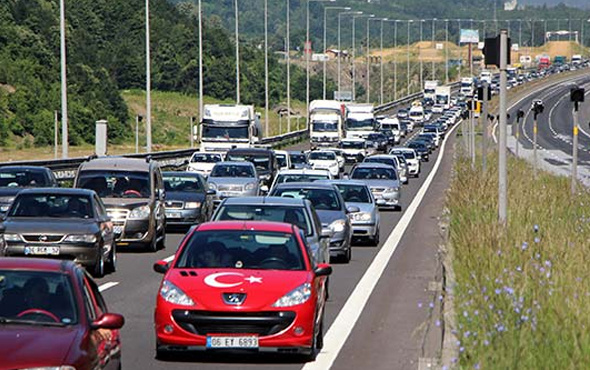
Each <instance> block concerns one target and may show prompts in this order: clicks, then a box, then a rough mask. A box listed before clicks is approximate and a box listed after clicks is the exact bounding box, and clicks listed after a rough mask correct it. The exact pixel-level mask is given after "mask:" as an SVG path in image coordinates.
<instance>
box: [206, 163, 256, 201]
mask: <svg viewBox="0 0 590 370" xmlns="http://www.w3.org/2000/svg"><path fill="white" fill-rule="evenodd" d="M258 178H259V176H258V174H257V173H256V168H255V167H254V164H252V163H251V162H248V161H243V162H220V163H217V164H216V165H215V167H213V170H212V171H211V175H209V188H210V189H212V190H215V192H216V194H215V199H214V200H213V202H214V203H215V204H219V203H221V201H222V200H223V199H225V198H231V197H244V196H257V195H259V194H260V182H259V179H258Z"/></svg>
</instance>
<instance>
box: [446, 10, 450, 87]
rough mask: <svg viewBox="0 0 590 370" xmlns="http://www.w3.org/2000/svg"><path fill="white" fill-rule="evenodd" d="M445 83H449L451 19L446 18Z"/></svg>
mask: <svg viewBox="0 0 590 370" xmlns="http://www.w3.org/2000/svg"><path fill="white" fill-rule="evenodd" d="M445 84H447V85H448V84H449V20H448V19H445Z"/></svg>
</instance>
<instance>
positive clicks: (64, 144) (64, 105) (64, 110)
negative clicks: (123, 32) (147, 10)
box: [59, 0, 148, 159]
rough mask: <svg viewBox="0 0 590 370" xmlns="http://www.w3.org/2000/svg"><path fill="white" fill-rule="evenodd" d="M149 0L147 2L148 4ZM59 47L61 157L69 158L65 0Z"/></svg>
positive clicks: (61, 10)
mask: <svg viewBox="0 0 590 370" xmlns="http://www.w3.org/2000/svg"><path fill="white" fill-rule="evenodd" d="M147 1H148V0H146V2H147ZM59 36H60V37H59V46H60V49H59V50H60V74H61V78H60V80H61V135H62V137H61V150H62V152H61V156H62V158H64V159H66V158H68V147H69V143H68V83H67V72H66V6H65V0H60V2H59Z"/></svg>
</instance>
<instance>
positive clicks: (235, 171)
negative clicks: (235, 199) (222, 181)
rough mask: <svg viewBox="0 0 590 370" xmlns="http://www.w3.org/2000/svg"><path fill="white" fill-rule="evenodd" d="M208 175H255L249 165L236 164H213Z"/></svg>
mask: <svg viewBox="0 0 590 370" xmlns="http://www.w3.org/2000/svg"><path fill="white" fill-rule="evenodd" d="M209 177H255V175H254V169H253V168H252V167H251V166H245V165H238V164H222V165H215V167H213V170H212V171H211V175H210V176H209Z"/></svg>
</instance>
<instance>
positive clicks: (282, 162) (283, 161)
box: [275, 154, 287, 168]
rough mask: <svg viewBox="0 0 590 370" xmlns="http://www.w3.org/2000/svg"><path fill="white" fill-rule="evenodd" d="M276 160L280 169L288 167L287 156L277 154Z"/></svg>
mask: <svg viewBox="0 0 590 370" xmlns="http://www.w3.org/2000/svg"><path fill="white" fill-rule="evenodd" d="M275 158H276V159H277V164H278V165H279V167H281V168H283V167H287V156H286V155H285V154H275Z"/></svg>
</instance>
